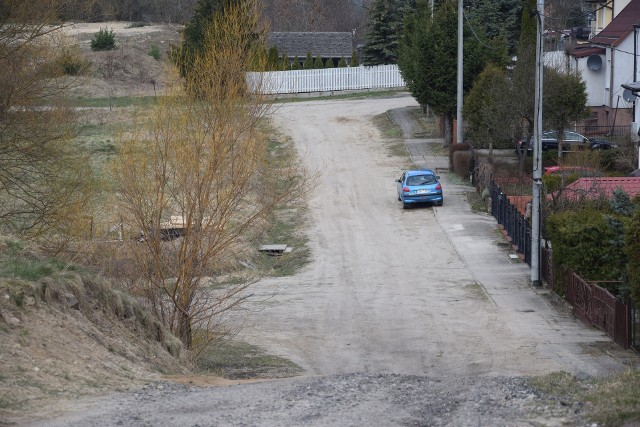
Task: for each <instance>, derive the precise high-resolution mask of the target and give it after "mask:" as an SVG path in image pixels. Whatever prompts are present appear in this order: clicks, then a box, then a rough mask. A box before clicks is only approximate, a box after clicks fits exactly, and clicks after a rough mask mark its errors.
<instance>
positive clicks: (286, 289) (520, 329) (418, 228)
mask: <svg viewBox="0 0 640 427" xmlns="http://www.w3.org/2000/svg"><path fill="white" fill-rule="evenodd" d="M415 105H417V104H416V103H415V101H414V100H413V98H411V97H409V96H399V97H394V98H389V99H377V100H351V101H336V102H331V101H312V102H304V103H293V104H287V105H284V106H282V107H281V108H280V110H279V111H278V116H277V117H278V121H279V123H280V125H281V126H282V127H283V128H285V129H287V130H288V132H289V134H290V135H291V136H292V138H293V139H294V140H295V141H296V143H297V144H298V147H299V149H300V152H301V153H304V154H305V156H306V161H307V162H308V163H309V164H310V165H311V166H312V167H315V168H317V169H320V170H322V177H321V179H320V182H319V184H318V186H317V187H316V188H314V189H313V191H312V197H311V201H310V213H311V221H310V229H309V234H310V237H311V246H312V253H313V256H314V261H313V262H312V264H311V265H310V266H309V267H308V268H307V269H306V270H305V271H304V272H302V274H299V275H297V276H295V277H291V278H288V279H284V280H283V279H274V280H269V281H265V282H263V283H261V284H260V285H259V286H258V288H257V289H262V290H263V291H264V292H265V294H268V293H270V292H275V291H277V296H276V297H275V299H274V300H271V301H269V304H268V305H266V306H264V307H260V308H261V311H259V312H258V313H256V315H255V322H254V324H253V326H252V327H248V328H246V329H245V330H244V331H245V332H244V334H243V337H244V338H245V339H246V340H248V341H250V342H253V343H256V344H260V345H263V346H265V347H266V348H269V349H270V350H271V351H275V352H277V353H278V354H280V355H283V356H285V357H288V358H291V359H292V360H294V361H295V362H297V363H298V364H300V365H301V366H303V367H304V368H306V369H307V370H308V372H309V373H313V374H317V375H330V374H336V373H349V372H376V373H380V372H383V373H400V374H417V375H424V374H427V375H438V376H439V375H449V374H452V373H455V374H457V375H478V374H493V375H495V374H502V375H504V374H510V375H534V374H543V373H548V372H552V371H557V370H565V371H569V372H574V373H575V372H584V373H587V374H590V375H601V374H605V373H609V371H611V370H615V369H616V368H619V366H618V365H617V364H616V363H615V361H611V360H607V359H608V358H607V357H606V355H602V356H603V358H597V360H596V359H592V358H591V356H590V355H586V354H584V353H585V352H584V351H583V349H581V348H580V347H579V346H577V345H576V346H573V347H572V346H571V344H568V343H569V342H571V341H574V340H573V338H571V337H567V336H566V335H565V333H564V332H562V331H560V328H561V327H564V326H566V327H568V328H569V329H570V330H568V331H566V332H567V335H568V334H570V333H571V332H572V331H573V330H576V331H578V332H580V333H582V332H583V330H585V328H583V327H582V325H579V324H577V322H575V321H574V320H573V319H571V318H568V316H566V315H564V314H562V313H559V312H557V311H556V310H554V309H553V308H552V307H551V306H550V305H549V304H548V303H546V302H545V301H544V299H543V298H541V297H540V296H538V295H536V294H535V293H534V292H533V291H532V290H531V289H530V288H529V287H528V285H527V278H528V276H529V272H528V269H527V268H526V267H525V266H524V265H522V264H521V265H520V266H517V265H516V266H514V265H512V264H511V263H510V261H509V258H508V256H507V255H506V254H503V253H501V251H500V250H499V249H498V248H497V242H496V240H497V237H498V236H497V235H495V234H494V235H492V233H495V223H493V219H492V218H490V217H486V216H485V217H479V218H478V219H475V218H477V217H478V216H477V215H474V214H470V213H469V208H468V206H467V204H466V201H465V199H464V194H463V193H464V192H466V191H470V190H471V189H470V187H467V186H456V185H453V184H451V183H449V182H448V180H447V178H446V176H444V175H443V185H444V192H445V204H444V207H442V208H438V207H435V208H430V207H427V208H417V209H409V210H403V209H402V208H401V206H400V203H399V202H397V200H396V197H395V183H394V179H395V178H397V177H399V175H400V173H401V170H402V167H403V166H404V165H405V164H406V159H403V158H400V157H393V156H390V155H389V153H388V150H387V149H386V148H385V146H384V144H383V143H382V142H381V139H380V137H379V135H378V133H377V131H376V129H374V128H373V127H372V125H371V118H372V117H373V116H375V115H377V114H381V113H384V112H386V111H388V110H394V111H402V108H403V107H406V106H415ZM403 125H404V126H403V128H405V133H406V132H407V130H406V127H407V126H406V123H403ZM410 143H411V142H409V144H410ZM423 145H425V144H424V142H423ZM412 151H415V150H412ZM413 154H415V153H413ZM414 157H415V156H414ZM414 160H415V159H414ZM419 160H421V161H423V162H424V163H425V164H423V165H420V166H431V167H437V166H438V161H439V160H440V163H441V160H442V159H435V158H429V156H428V155H423V156H422V157H420V158H419ZM446 164H447V163H446V162H445V163H444V165H445V166H446ZM465 213H466V216H467V218H457V217H456V215H458V214H465ZM471 220H473V221H476V223H475V225H474V227H476V228H482V229H486V230H488V232H489V235H487V236H475V237H474V236H472V234H473V231H464V225H463V224H464V222H465V221H471ZM456 229H458V230H460V229H462V233H456ZM456 245H457V246H458V249H457V248H456ZM474 251H479V253H480V254H483V253H488V252H491V251H493V252H495V253H497V254H498V256H499V257H501V258H499V259H498V260H497V261H496V260H491V259H490V260H487V261H486V262H487V264H486V265H482V260H480V261H479V262H478V261H475V260H473V259H471V260H469V259H466V258H469V257H471V256H473V252H474ZM474 261H475V264H474ZM489 262H491V263H492V264H489ZM501 270H505V271H506V272H507V273H508V274H507V275H505V274H504V273H501ZM479 282H480V283H479ZM514 292H515V293H514ZM505 295H509V298H507V299H505ZM532 299H535V301H533V302H532V301H531V300H532ZM532 304H534V305H535V306H532ZM585 332H586V333H589V332H590V331H585ZM589 339H591V340H594V339H595V340H602V338H601V337H598V334H595V335H590V336H588V337H587V336H580V337H579V340H589ZM558 344H560V345H558ZM563 346H564V347H563ZM567 352H569V353H570V354H567ZM554 354H555V356H554Z"/></svg>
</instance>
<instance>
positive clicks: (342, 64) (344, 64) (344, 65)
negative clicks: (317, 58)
mask: <svg viewBox="0 0 640 427" xmlns="http://www.w3.org/2000/svg"><path fill="white" fill-rule="evenodd" d="M338 68H347V61H346V60H345V59H344V56H343V57H342V58H340V60H339V61H338Z"/></svg>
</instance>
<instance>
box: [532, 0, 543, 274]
mask: <svg viewBox="0 0 640 427" xmlns="http://www.w3.org/2000/svg"><path fill="white" fill-rule="evenodd" d="M537 17H538V31H537V33H536V75H535V107H534V108H535V121H534V124H533V136H534V139H533V187H532V189H531V193H532V198H531V285H532V286H540V285H541V284H542V282H541V281H540V194H541V192H542V141H541V133H542V87H543V84H542V77H543V75H544V52H543V50H544V49H543V46H544V45H543V43H542V32H543V30H544V0H537Z"/></svg>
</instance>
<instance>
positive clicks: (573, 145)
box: [518, 130, 618, 152]
mask: <svg viewBox="0 0 640 427" xmlns="http://www.w3.org/2000/svg"><path fill="white" fill-rule="evenodd" d="M541 139H542V151H547V150H557V149H558V132H557V131H555V130H548V131H544V132H542V135H541ZM562 145H563V151H578V150H581V149H585V148H588V149H589V150H609V149H611V148H617V147H618V146H617V145H616V144H612V143H611V142H609V141H606V140H604V139H595V138H590V137H588V136H585V135H582V134H580V133H578V132H574V131H571V130H565V131H564V133H563V138H562ZM525 146H526V147H527V150H528V151H529V152H531V151H533V137H531V138H529V141H528V144H526V145H524V139H521V140H520V141H518V149H519V150H524V147H525Z"/></svg>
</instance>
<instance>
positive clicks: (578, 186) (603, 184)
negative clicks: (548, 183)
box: [562, 176, 640, 200]
mask: <svg viewBox="0 0 640 427" xmlns="http://www.w3.org/2000/svg"><path fill="white" fill-rule="evenodd" d="M619 188H620V189H622V190H623V191H624V192H625V193H627V194H628V195H629V197H630V198H632V199H633V198H634V197H635V196H637V195H639V194H640V177H636V176H614V177H600V178H579V179H578V180H577V181H575V182H572V183H571V184H569V185H567V186H566V187H565V189H564V192H563V194H562V196H563V197H567V198H570V199H573V200H578V199H584V198H587V199H597V198H599V197H603V196H604V197H606V198H607V199H610V198H611V197H613V192H614V191H615V190H617V189H619Z"/></svg>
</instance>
